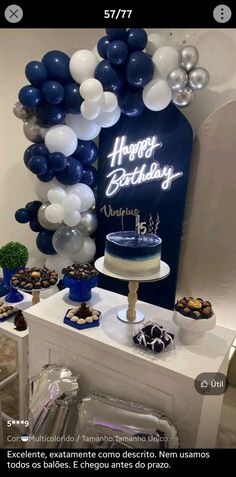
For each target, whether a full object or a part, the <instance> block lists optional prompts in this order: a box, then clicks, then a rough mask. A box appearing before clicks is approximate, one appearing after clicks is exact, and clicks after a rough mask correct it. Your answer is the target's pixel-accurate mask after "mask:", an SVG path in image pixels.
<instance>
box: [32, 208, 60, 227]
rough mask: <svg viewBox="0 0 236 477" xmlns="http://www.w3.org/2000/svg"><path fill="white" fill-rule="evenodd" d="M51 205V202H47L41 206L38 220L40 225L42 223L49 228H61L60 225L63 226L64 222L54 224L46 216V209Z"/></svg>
mask: <svg viewBox="0 0 236 477" xmlns="http://www.w3.org/2000/svg"><path fill="white" fill-rule="evenodd" d="M49 205H50V204H49V202H47V203H46V204H42V205H41V206H40V207H39V210H38V221H39V223H40V225H42V227H44V228H45V229H47V230H57V229H59V227H61V225H62V222H57V223H56V224H52V223H51V222H48V220H47V219H46V217H45V210H46V208H47V207H48V206H49Z"/></svg>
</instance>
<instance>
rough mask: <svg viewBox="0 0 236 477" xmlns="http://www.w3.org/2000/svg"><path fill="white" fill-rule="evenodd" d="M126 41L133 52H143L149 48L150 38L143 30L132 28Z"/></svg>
mask: <svg viewBox="0 0 236 477" xmlns="http://www.w3.org/2000/svg"><path fill="white" fill-rule="evenodd" d="M126 41H127V45H128V47H129V49H130V50H131V51H139V50H140V51H141V50H144V48H146V46H147V41H148V36H147V33H146V32H145V30H143V28H130V30H128V31H127V34H126Z"/></svg>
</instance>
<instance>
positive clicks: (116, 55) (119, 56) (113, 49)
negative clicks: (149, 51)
mask: <svg viewBox="0 0 236 477" xmlns="http://www.w3.org/2000/svg"><path fill="white" fill-rule="evenodd" d="M128 53H129V51H128V48H127V46H126V43H125V42H124V41H122V40H115V41H112V42H111V43H110V45H109V46H108V49H107V58H108V60H109V61H110V62H111V63H112V64H113V65H123V64H124V63H125V62H126V60H127V57H128Z"/></svg>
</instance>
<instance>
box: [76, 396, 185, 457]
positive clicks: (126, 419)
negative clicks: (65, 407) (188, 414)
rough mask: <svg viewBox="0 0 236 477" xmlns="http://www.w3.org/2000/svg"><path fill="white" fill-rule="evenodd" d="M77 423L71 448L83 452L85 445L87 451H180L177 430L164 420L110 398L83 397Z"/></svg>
mask: <svg viewBox="0 0 236 477" xmlns="http://www.w3.org/2000/svg"><path fill="white" fill-rule="evenodd" d="M77 419H78V424H77V426H76V435H75V444H74V448H75V447H78V448H86V447H88V444H89V448H91V447H94V448H97V447H99V448H121V447H126V448H127V447H128V448H133V449H137V448H156V449H166V448H178V447H179V438H178V433H177V430H176V427H175V426H174V424H173V423H172V422H171V421H170V420H169V419H168V418H167V417H166V416H164V415H163V414H160V413H158V412H156V411H154V410H151V409H148V408H146V407H143V406H141V405H138V404H134V403H131V402H126V401H122V400H120V399H116V398H113V397H110V396H103V395H100V394H89V395H88V396H85V397H84V398H83V399H82V401H81V402H80V404H79V407H78V417H77ZM95 437H96V439H95ZM77 438H78V440H77ZM86 438H87V439H86Z"/></svg>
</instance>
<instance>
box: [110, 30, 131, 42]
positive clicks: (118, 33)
mask: <svg viewBox="0 0 236 477" xmlns="http://www.w3.org/2000/svg"><path fill="white" fill-rule="evenodd" d="M106 34H107V36H108V38H109V40H110V41H113V40H124V39H125V37H126V28H106Z"/></svg>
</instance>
